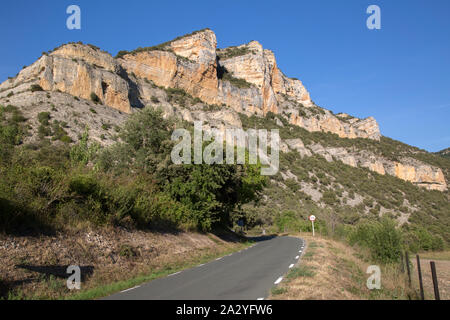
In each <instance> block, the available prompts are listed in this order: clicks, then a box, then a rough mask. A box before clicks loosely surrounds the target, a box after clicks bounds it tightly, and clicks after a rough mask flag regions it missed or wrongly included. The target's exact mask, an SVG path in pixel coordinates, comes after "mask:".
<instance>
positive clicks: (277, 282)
mask: <svg viewBox="0 0 450 320" xmlns="http://www.w3.org/2000/svg"><path fill="white" fill-rule="evenodd" d="M281 280H283V277H279V278H278V279H277V281H275V284H279V283H280V282H281Z"/></svg>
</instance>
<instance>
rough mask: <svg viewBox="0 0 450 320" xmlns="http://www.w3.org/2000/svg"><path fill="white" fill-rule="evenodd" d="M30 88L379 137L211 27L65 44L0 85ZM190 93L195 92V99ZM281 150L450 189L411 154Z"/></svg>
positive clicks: (226, 119) (115, 104) (229, 119)
mask: <svg viewBox="0 0 450 320" xmlns="http://www.w3.org/2000/svg"><path fill="white" fill-rule="evenodd" d="M31 85H39V86H40V87H42V89H43V90H45V91H54V92H59V93H61V94H68V95H71V96H73V97H76V98H77V99H80V98H81V99H84V100H86V101H88V102H89V103H92V101H90V100H92V97H93V95H94V96H96V97H98V99H99V101H96V102H95V103H98V104H100V105H105V106H109V107H111V108H114V109H116V110H119V111H121V112H123V113H126V114H129V113H132V112H134V111H135V110H138V109H139V108H142V107H144V106H147V105H154V104H155V101H158V105H159V106H160V107H162V108H163V109H164V112H165V113H166V115H168V116H169V115H171V116H178V117H180V118H183V119H184V120H186V121H194V120H202V121H204V122H205V125H206V126H207V127H211V128H212V127H215V128H219V129H221V130H224V129H225V128H226V127H241V126H242V124H241V121H240V119H239V113H243V114H246V115H248V116H251V115H256V116H258V117H264V116H266V115H267V114H268V113H269V112H271V113H273V114H275V115H276V116H277V119H278V118H279V119H278V120H277V121H280V119H281V120H283V119H284V120H285V121H287V122H289V123H290V124H292V125H295V126H300V127H303V128H305V129H306V130H308V131H310V132H314V131H323V132H332V133H335V134H337V135H338V136H339V137H341V138H350V139H353V138H367V139H372V140H380V137H381V134H380V130H379V127H378V123H377V122H376V120H375V119H374V118H372V117H369V118H366V119H358V118H355V117H352V116H349V115H347V114H337V115H335V114H333V113H332V112H331V111H329V110H326V109H323V108H320V107H318V106H317V105H315V104H314V103H313V102H312V100H311V97H310V94H309V92H308V91H307V89H306V88H305V86H304V85H303V83H302V82H301V81H300V80H298V79H292V78H289V77H287V76H285V75H284V73H283V72H282V71H281V70H280V69H279V68H278V65H277V61H276V58H275V55H274V53H273V52H272V51H270V50H267V49H264V48H263V47H262V45H261V44H260V43H259V42H257V41H251V42H249V43H248V44H244V45H241V46H237V47H229V48H224V49H217V39H216V35H215V34H214V32H213V31H211V30H209V29H205V30H201V31H198V32H194V33H192V34H190V35H187V36H183V37H179V38H177V39H175V40H173V41H170V42H167V43H164V44H162V45H158V46H156V47H149V48H138V49H136V50H134V51H132V52H121V53H120V54H119V55H118V56H117V57H116V58H113V57H112V56H111V55H110V54H108V53H107V52H104V51H101V50H100V49H98V48H96V47H94V46H91V45H83V44H81V43H71V44H66V45H62V46H61V47H59V48H57V49H55V50H53V51H52V52H51V53H49V54H43V55H42V56H41V57H40V58H39V59H38V60H37V61H36V62H35V63H33V64H32V65H31V66H28V67H26V68H24V69H23V70H22V71H20V72H19V74H18V75H17V76H16V77H14V78H11V79H9V80H7V81H5V82H4V83H2V84H0V99H4V100H5V101H6V102H7V101H8V99H7V98H8V96H10V95H11V94H12V93H13V94H15V95H14V100H15V101H23V99H22V100H20V99H19V98H20V96H19V95H20V94H23V95H26V93H27V92H29V91H30V86H31ZM168 88H177V89H181V90H180V92H181V93H182V95H183V98H182V99H181V100H182V101H181V100H180V101H173V100H172V99H171V95H172V94H171V93H170V92H168V90H169V89H168ZM185 93H186V94H185ZM185 97H190V98H189V99H190V100H189V102H186V101H185ZM195 98H196V99H195ZM27 99H35V97H34V96H30V97H28V98H27ZM61 99H62V98H61ZM29 102H30V103H29V104H27V105H33V103H34V102H32V101H29ZM3 103H5V102H3ZM280 123H281V122H280ZM74 136H75V134H74ZM282 150H284V151H289V150H296V151H298V152H299V153H300V154H301V156H311V155H312V154H320V155H322V156H324V157H325V158H326V159H327V160H328V161H335V160H339V161H342V162H344V163H345V164H347V165H349V166H353V167H357V166H358V167H366V168H368V169H370V170H372V171H374V172H377V173H379V174H382V175H384V174H390V175H393V176H396V177H398V178H400V179H403V180H407V181H410V182H412V183H414V184H416V185H418V186H421V187H425V188H427V189H432V190H440V191H444V190H447V185H446V181H445V177H444V175H443V173H442V170H441V169H439V168H437V167H434V166H430V165H428V164H425V163H422V162H418V161H413V160H412V159H408V158H404V159H401V160H400V161H397V162H395V161H390V160H386V159H384V158H383V157H380V156H378V155H375V154H371V153H370V152H366V153H364V154H361V153H355V152H353V151H351V150H346V149H344V148H324V147H322V146H321V145H320V144H318V143H315V144H311V145H308V146H305V145H304V144H303V142H302V141H301V140H300V139H292V140H287V141H284V142H283V143H282Z"/></svg>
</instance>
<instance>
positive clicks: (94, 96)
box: [91, 92, 101, 104]
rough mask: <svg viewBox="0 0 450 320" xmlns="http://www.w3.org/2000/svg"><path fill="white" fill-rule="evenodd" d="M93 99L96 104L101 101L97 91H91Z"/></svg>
mask: <svg viewBox="0 0 450 320" xmlns="http://www.w3.org/2000/svg"><path fill="white" fill-rule="evenodd" d="M91 100H92V102H94V103H95V104H99V103H101V101H100V98H99V97H98V96H97V94H96V93H95V92H91Z"/></svg>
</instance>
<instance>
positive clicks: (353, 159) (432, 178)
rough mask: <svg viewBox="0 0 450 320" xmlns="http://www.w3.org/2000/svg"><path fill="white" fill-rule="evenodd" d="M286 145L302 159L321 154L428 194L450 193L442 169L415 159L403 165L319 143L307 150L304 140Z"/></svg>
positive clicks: (402, 162)
mask: <svg viewBox="0 0 450 320" xmlns="http://www.w3.org/2000/svg"><path fill="white" fill-rule="evenodd" d="M285 142H286V143H287V145H288V146H289V150H294V151H297V152H298V153H299V154H300V156H301V157H304V156H312V155H313V154H318V155H321V156H322V157H324V158H325V159H326V160H327V161H329V162H331V161H342V162H343V163H345V164H346V165H349V166H352V167H363V168H367V169H369V170H371V171H374V172H376V173H378V174H381V175H385V174H389V175H391V176H394V177H397V178H399V179H402V180H405V181H409V182H411V183H413V184H415V185H417V186H419V187H423V188H426V189H428V190H438V191H446V190H447V183H446V181H445V177H444V174H443V172H442V170H441V169H440V168H438V167H435V166H431V165H428V164H425V163H423V162H421V161H418V160H416V159H413V158H403V159H402V160H401V162H398V161H391V160H388V159H385V158H383V157H381V156H379V155H375V154H373V153H371V152H368V151H362V152H361V151H359V152H356V151H351V150H350V151H349V150H347V149H346V148H329V147H327V148H325V147H323V146H322V145H320V144H318V143H316V144H312V145H309V146H305V145H304V144H303V142H302V141H301V140H300V139H293V140H286V141H285ZM289 150H287V151H289Z"/></svg>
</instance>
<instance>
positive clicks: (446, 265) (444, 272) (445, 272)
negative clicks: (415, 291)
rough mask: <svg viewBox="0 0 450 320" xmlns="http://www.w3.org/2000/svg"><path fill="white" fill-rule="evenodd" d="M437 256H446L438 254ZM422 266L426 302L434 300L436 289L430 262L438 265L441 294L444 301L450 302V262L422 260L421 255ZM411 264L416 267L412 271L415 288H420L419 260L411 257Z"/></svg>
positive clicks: (437, 272)
mask: <svg viewBox="0 0 450 320" xmlns="http://www.w3.org/2000/svg"><path fill="white" fill-rule="evenodd" d="M437 256H440V257H442V256H445V255H440V254H439V253H437ZM420 257H421V258H420V266H421V269H422V279H423V286H424V293H425V299H426V300H434V298H435V297H434V288H433V280H432V277H431V267H430V261H435V264H436V275H437V279H438V285H439V294H440V297H441V299H442V300H450V261H446V260H443V259H441V260H437V259H433V260H430V259H422V255H420ZM411 262H412V264H413V266H414V268H413V270H412V278H413V284H414V287H416V288H418V287H419V280H418V279H419V276H418V273H417V260H416V258H415V257H411Z"/></svg>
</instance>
